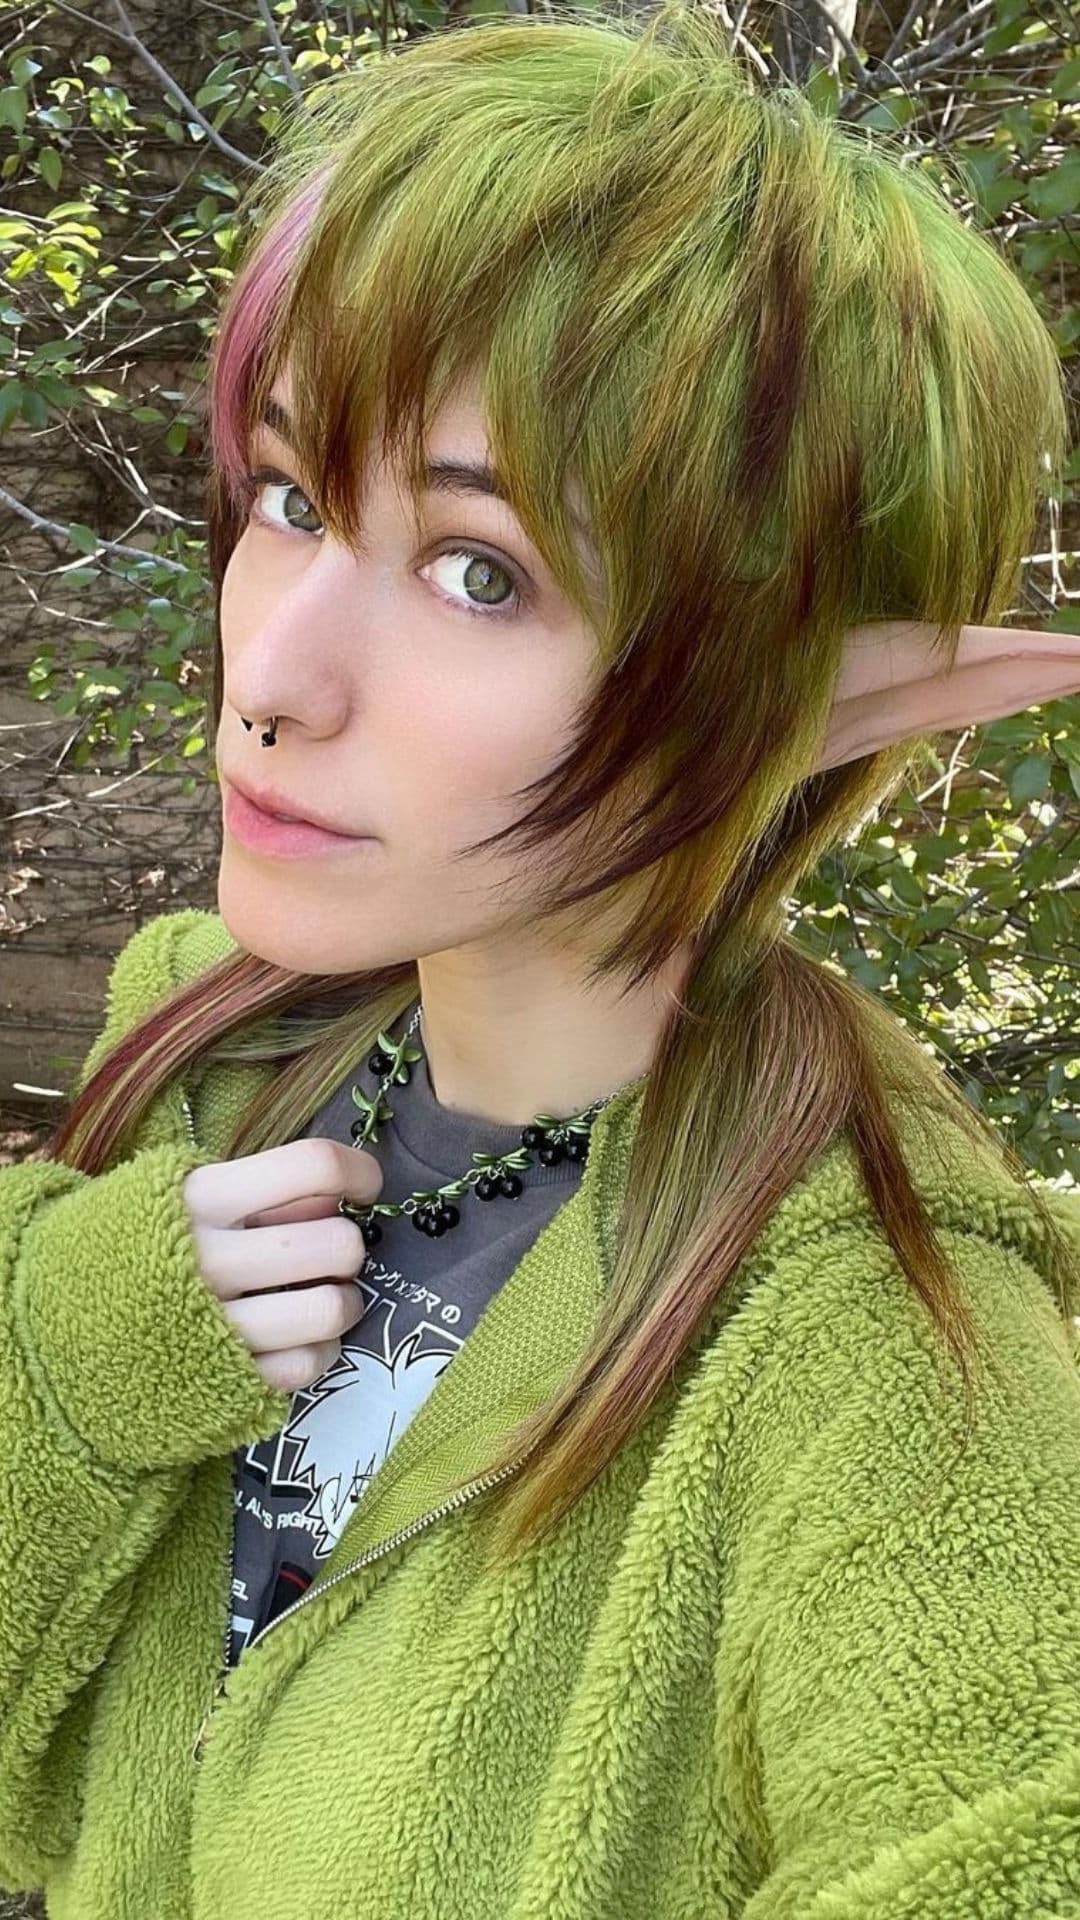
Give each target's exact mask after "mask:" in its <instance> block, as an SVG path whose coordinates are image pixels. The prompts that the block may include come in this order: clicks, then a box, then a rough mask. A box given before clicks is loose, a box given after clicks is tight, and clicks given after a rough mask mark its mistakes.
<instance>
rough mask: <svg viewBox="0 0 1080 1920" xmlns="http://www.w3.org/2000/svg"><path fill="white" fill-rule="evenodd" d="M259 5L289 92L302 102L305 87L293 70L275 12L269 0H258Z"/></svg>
mask: <svg viewBox="0 0 1080 1920" xmlns="http://www.w3.org/2000/svg"><path fill="white" fill-rule="evenodd" d="M258 7H259V12H260V14H261V15H262V22H263V25H264V27H265V28H266V31H267V33H268V34H269V36H270V45H271V46H272V47H273V49H274V52H275V53H276V54H277V57H278V61H279V63H280V66H281V71H282V73H283V74H284V75H285V78H286V80H287V82H288V86H289V92H290V93H291V94H292V96H293V98H294V99H295V100H299V101H300V102H301V103H302V102H303V98H304V93H303V88H302V87H301V85H300V82H299V80H298V79H297V77H296V75H295V73H294V72H293V65H292V61H291V60H290V59H289V56H288V54H287V53H286V51H285V48H284V46H283V44H282V39H281V35H280V34H279V32H278V30H277V24H276V22H275V20H274V16H273V14H272V13H271V11H270V8H269V5H268V4H267V0H258Z"/></svg>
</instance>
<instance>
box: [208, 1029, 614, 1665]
mask: <svg viewBox="0 0 1080 1920" xmlns="http://www.w3.org/2000/svg"><path fill="white" fill-rule="evenodd" d="M417 1005H418V998H417V999H415V1000H413V1001H412V1003H411V1004H410V1006H408V1007H407V1008H406V1009H405V1011H404V1013H402V1014H401V1016H400V1018H399V1019H398V1021H397V1022H396V1023H395V1025H394V1026H393V1027H392V1028H390V1029H389V1030H388V1032H389V1036H390V1037H391V1038H393V1039H399V1038H400V1037H401V1035H402V1034H403V1033H404V1031H405V1029H406V1027H407V1026H408V1024H409V1021H410V1020H411V1019H412V1016H413V1014H414V1012H415V1011H416V1007H417ZM417 1039H418V1036H417V1035H416V1034H414V1035H413V1040H414V1042H415V1041H417ZM371 1051H372V1048H371V1047H368V1048H367V1049H366V1051H365V1053H364V1055H363V1056H362V1057H361V1058H359V1059H358V1061H357V1063H356V1066H355V1067H354V1068H353V1069H352V1070H351V1071H350V1072H349V1074H348V1075H347V1076H346V1077H345V1079H344V1080H343V1081H342V1082H341V1084H340V1086H339V1087H338V1088H337V1089H336V1090H335V1092H334V1094H333V1095H332V1096H331V1098H330V1099H329V1100H328V1101H327V1102H326V1103H325V1105H324V1106H322V1107H321V1108H320V1109H319V1111H318V1112H317V1113H316V1114H314V1115H313V1117H312V1119H311V1120H310V1122H309V1123H308V1125H307V1126H305V1127H304V1128H303V1129H302V1130H301V1132H300V1134H298V1135H297V1138H305V1137H307V1136H309V1135H311V1134H320V1135H324V1136H327V1137H329V1138H331V1139H335V1140H342V1141H344V1142H345V1143H346V1144H351V1141H352V1135H351V1128H352V1125H353V1122H354V1121H355V1120H357V1119H358V1118H359V1117H360V1115H359V1113H358V1109H357V1108H356V1106H355V1105H354V1103H353V1101H352V1100H351V1098H350V1089H351V1088H352V1086H353V1085H354V1084H355V1085H357V1086H358V1087H360V1088H361V1089H362V1091H363V1092H364V1093H365V1094H367V1095H368V1096H369V1097H374V1095H375V1092H376V1090H377V1087H378V1084H379V1083H378V1078H377V1076H376V1075H375V1074H373V1073H372V1072H371V1071H370V1069H369V1067H368V1064H367V1061H368V1055H369V1054H370V1053H371ZM411 1072H412V1077H411V1079H410V1081H409V1084H408V1085H407V1086H399V1085H396V1084H395V1085H391V1086H390V1087H389V1088H388V1090H387V1095H386V1098H387V1100H388V1102H389V1104H390V1106H391V1107H392V1108H393V1114H394V1117H393V1119H392V1120H390V1121H387V1122H385V1123H384V1124H383V1125H382V1126H381V1127H380V1128H379V1144H378V1146H377V1147H368V1148H366V1149H365V1151H367V1152H370V1153H372V1154H373V1155H374V1157H375V1158H376V1159H377V1160H378V1162H379V1165H380V1166H381V1168H382V1170H383V1185H382V1188H381V1190H380V1192H379V1195H378V1198H379V1199H380V1200H382V1201H388V1202H389V1201H393V1202H394V1203H400V1202H401V1201H402V1200H404V1199H406V1198H407V1197H408V1195H409V1194H411V1193H412V1192H414V1191H415V1190H418V1189H421V1190H427V1189H429V1188H433V1187H439V1186H442V1185H443V1184H444V1183H445V1182H446V1181H448V1180H455V1179H460V1177H461V1176H462V1175H463V1174H464V1173H466V1172H467V1171H468V1170H469V1169H470V1168H471V1167H472V1165H473V1161H472V1157H471V1156H472V1154H473V1153H474V1152H479V1153H491V1154H497V1153H508V1152H510V1151H512V1150H513V1149H514V1148H515V1147H519V1146H520V1145H521V1128H520V1127H517V1126H513V1127H509V1126H493V1125H492V1124H491V1122H490V1121H487V1120H484V1119H481V1118H478V1117H476V1116H475V1115H473V1114H463V1113H455V1112H452V1111H451V1110H450V1109H449V1108H447V1107H443V1106H440V1105H439V1103H438V1101H437V1100H436V1098H435V1095H434V1093H433V1091H432V1087H431V1080H430V1077H429V1075H428V1069H427V1059H426V1057H425V1058H424V1059H422V1060H418V1061H416V1062H414V1063H412V1068H411ZM583 1170H584V1162H582V1161H576V1160H563V1161H560V1163H559V1164H558V1166H554V1167H545V1166H543V1165H542V1164H541V1163H540V1162H539V1161H538V1160H534V1161H533V1163H532V1165H531V1166H530V1167H528V1168H526V1169H524V1170H523V1171H522V1173H521V1175H520V1178H521V1180H522V1182H523V1186H522V1191H521V1193H520V1194H519V1195H518V1196H517V1198H516V1199H512V1198H509V1197H508V1196H505V1195H502V1194H499V1195H496V1197H495V1198H494V1199H491V1200H478V1199H477V1197H476V1194H475V1193H474V1192H469V1193H465V1194H463V1195H462V1196H461V1198H460V1200H456V1201H455V1202H454V1204H455V1205H456V1206H457V1208H458V1211H459V1213H460V1216H461V1217H460V1219H459V1221H458V1223H457V1225H456V1226H454V1227H450V1228H449V1229H448V1230H447V1231H446V1232H445V1233H443V1234H442V1235H440V1236H439V1238H437V1239H435V1238H432V1237H431V1236H429V1235H428V1234H426V1233H421V1232H420V1231H419V1230H418V1229H417V1228H416V1227H414V1226H413V1223H412V1216H410V1215H407V1214H406V1215H400V1216H399V1217H398V1218H397V1219H387V1218H386V1217H385V1216H383V1215H379V1216H378V1220H379V1225H380V1226H381V1228H382V1238H381V1240H379V1241H378V1243H377V1244H376V1245H375V1246H369V1247H368V1248H367V1252H366V1256H365V1259H364V1263H363V1266H362V1267H361V1269H360V1273H359V1275H358V1278H359V1281H360V1284H361V1287H362V1289H363V1296H364V1301H365V1305H364V1306H363V1308H362V1310H361V1314H360V1317H359V1318H358V1319H357V1321H356V1324H355V1325H354V1326H352V1327H351V1328H350V1329H349V1330H348V1331H347V1332H346V1333H345V1334H344V1335H343V1337H342V1342H341V1354H340V1357H339V1359H338V1360H337V1361H336V1362H335V1363H334V1365H333V1366H332V1367H330V1368H329V1370H328V1371H327V1372H326V1373H324V1374H323V1375H322V1376H321V1378H320V1379H319V1380H317V1381H315V1382H314V1384H313V1385H312V1386H310V1387H302V1388H300V1389H299V1390H298V1391H297V1392H296V1393H294V1394H293V1396H292V1407H291V1410H290V1415H289V1418H288V1420H287V1421H286V1423H285V1425H284V1426H283V1427H282V1428H281V1429H280V1431H279V1432H278V1433H276V1434H274V1435H273V1436H272V1437H271V1438H270V1439H269V1440H259V1441H257V1442H256V1443H255V1444H254V1445H253V1446H250V1447H241V1448H238V1449H237V1451H236V1452H235V1453H234V1455H233V1498H234V1503H235V1532H234V1541H235V1560H234V1566H233V1583H232V1633H231V1643H230V1649H229V1664H230V1666H235V1665H236V1664H237V1662H238V1661H239V1659H240V1657H241V1655H242V1653H243V1651H244V1648H245V1647H246V1646H247V1644H248V1642H249V1641H250V1640H251V1639H253V1638H254V1636H255V1635H256V1634H257V1633H260V1632H261V1631H262V1629H263V1628H264V1627H265V1626H266V1625H267V1624H268V1623H269V1622H270V1621H271V1620H273V1619H275V1618H276V1617H277V1615H278V1614H279V1613H282V1612H284V1610H285V1608H286V1607H289V1606H292V1604H293V1602H294V1601H296V1600H298V1599H299V1598H300V1595H301V1594H302V1593H303V1592H304V1591H305V1589H306V1588H307V1587H309V1586H310V1585H311V1582H312V1580H314V1579H316V1578H317V1577H318V1575H319V1573H320V1571H321V1569H322V1566H323V1564H324V1562H325V1561H326V1560H327V1559H328V1558H329V1556H330V1554H331V1553H332V1551H333V1549H334V1547H335V1546H336V1544H337V1541H338V1539H339V1537H340V1535H341V1532H342V1530H343V1528H344V1526H345V1522H346V1520H347V1519H348V1517H349V1514H350V1513H351V1512H352V1509H353V1507H354V1506H355V1504H356V1502H357V1500H358V1499H359V1498H360V1495H361V1494H362V1493H363V1491H364V1489H365V1487H366V1486H367V1484H368V1482H369V1480H370V1479H371V1478H372V1476H373V1475H374V1473H375V1472H376V1471H377V1469H378V1468H379V1467H380V1466H381V1465H382V1463H383V1461H384V1460H385V1459H386V1457H387V1455H388V1454H389V1453H390V1451H391V1449H392V1447H393V1446H394V1445H395V1443H396V1441H398V1440H399V1439H400V1438H401V1435H402V1434H403V1433H404V1431H405V1429H406V1427H407V1426H408V1424H409V1422H410V1420H411V1419H412V1418H413V1415H414V1414H415V1413H416V1412H417V1410H418V1408H419V1407H420V1406H422V1404H423V1402H424V1400H425V1399H426V1398H427V1396H428V1394H429V1393H430V1392H431V1390H432V1388H433V1387H434V1385H435V1383H436V1381H437V1380H438V1378H439V1375H440V1374H441V1373H442V1370H443V1368H444V1367H446V1366H448V1365H449V1363H450V1361H451V1360H452V1359H453V1357H454V1355H455V1353H456V1352H457V1351H458V1348H459V1347H460V1346H461V1344H462V1342H463V1341H464V1340H465V1339H466V1338H467V1336H468V1334H469V1333H470V1332H471V1330H472V1328H473V1327H474V1326H475V1325H476V1324H477V1322H478V1320H479V1319H480V1317H481V1315H482V1313H483V1312H484V1309H485V1307H486V1306H487V1304H488V1302H489V1300H491V1299H492V1298H493V1297H494V1295H495V1294H496V1293H498V1291H499V1289H500V1287H501V1286H502V1285H503V1283H504V1281H506V1280H508V1279H509V1278H510V1276H511V1274H512V1273H513V1272H514V1270H515V1268H516V1267H517V1265H518V1263H519V1262H520V1260H521V1259H522V1258H523V1256H524V1254H525V1253H526V1251H527V1250H528V1248H529V1247H530V1246H531V1244H532V1242H533V1241H534V1240H535V1238H536V1236H537V1235H538V1234H539V1233H540V1231H541V1230H542V1228H543V1227H545V1226H546V1225H547V1223H548V1221H549V1220H550V1219H551V1217H552V1215H553V1214H554V1213H556V1212H557V1210H558V1209H559V1207H560V1206H562V1204H563V1203H564V1201H566V1200H568V1199H569V1198H570V1195H571V1194H572V1192H573V1191H574V1189H575V1187H576V1186H577V1184H578V1182H579V1180H580V1179H581V1176H582V1172H583Z"/></svg>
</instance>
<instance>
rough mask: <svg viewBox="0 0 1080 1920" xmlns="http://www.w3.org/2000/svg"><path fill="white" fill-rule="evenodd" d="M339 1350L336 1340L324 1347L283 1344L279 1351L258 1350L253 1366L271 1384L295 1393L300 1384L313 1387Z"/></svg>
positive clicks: (331, 1364)
mask: <svg viewBox="0 0 1080 1920" xmlns="http://www.w3.org/2000/svg"><path fill="white" fill-rule="evenodd" d="M340 1352H341V1346H340V1343H339V1342H338V1341H337V1340H329V1341H327V1343H326V1345H325V1346H323V1347H285V1348H283V1349H282V1350H281V1352H279V1353H260V1354H256V1356H255V1365H256V1366H257V1367H258V1369H259V1372H260V1373H261V1374H262V1376H263V1379H264V1380H268V1381H269V1383H270V1385H271V1386H272V1387H282V1388H283V1389H284V1391H285V1392H286V1393H296V1392H297V1391H298V1389H299V1388H300V1387H312V1386H314V1384H315V1382H316V1380H321V1379H322V1376H323V1374H324V1373H327V1372H328V1371H329V1369H330V1368H331V1367H332V1366H333V1364H334V1362H335V1360H336V1359H337V1357H338V1354H339V1353H340Z"/></svg>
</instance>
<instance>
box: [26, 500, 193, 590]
mask: <svg viewBox="0 0 1080 1920" xmlns="http://www.w3.org/2000/svg"><path fill="white" fill-rule="evenodd" d="M0 501H2V502H3V504H4V506H5V507H10V508H11V511H12V513H17V514H18V515H19V516H20V518H21V519H23V520H25V521H27V522H28V523H29V525H30V526H32V527H36V528H37V530H38V532H39V533H55V534H59V536H60V538H61V539H62V540H67V539H68V537H69V535H68V529H67V527H65V526H62V525H61V523H60V521H59V520H46V519H45V517H44V516H43V515H42V514H40V513H35V512H34V509H33V507H28V506H27V505H26V503H25V501H23V500H16V498H15V495H14V494H13V493H9V492H8V490H7V488H6V487H0ZM95 537H96V539H97V543H98V544H97V548H96V550H95V552H94V553H92V554H87V555H86V556H85V558H86V559H87V560H93V559H96V558H97V554H98V553H119V554H123V555H124V557H125V558H126V559H130V560H152V561H153V563H154V565H155V566H156V567H164V568H165V569H166V571H167V572H168V573H190V572H191V568H190V567H185V566H184V564H183V562H182V561H180V560H170V559H169V558H168V557H167V556H166V555H164V554H160V553H147V551H146V549H145V547H127V546H124V544H123V542H122V541H120V540H103V539H102V538H101V536H100V535H96V536H95Z"/></svg>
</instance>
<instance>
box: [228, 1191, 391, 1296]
mask: <svg viewBox="0 0 1080 1920" xmlns="http://www.w3.org/2000/svg"><path fill="white" fill-rule="evenodd" d="M196 1242H197V1245H198V1248H199V1254H200V1259H201V1263H202V1267H203V1271H204V1272H205V1273H207V1274H211V1275H212V1276H213V1282H214V1291H215V1292H216V1294H217V1296H218V1299H219V1300H234V1299H235V1298H236V1296H237V1295H238V1294H241V1293H252V1292H257V1293H263V1292H266V1291H268V1290H271V1289H273V1288H276V1287H289V1286H294V1285H296V1284H297V1283H299V1282H301V1281H305V1280H326V1279H338V1280H355V1279H356V1276H357V1275H358V1273H359V1272H360V1268H361V1267H362V1265H363V1263H364V1258H365V1253H366V1249H365V1246H364V1236H363V1234H362V1233H361V1231H360V1228H359V1227H358V1226H357V1224H356V1222H355V1220H347V1219H346V1218H345V1215H344V1214H343V1213H337V1214H334V1215H333V1216H332V1217H331V1218H330V1219H328V1220H307V1221H303V1220H300V1221H296V1222H294V1223H293V1224H291V1225H288V1226H283V1227H247V1228H244V1229H243V1230H240V1229H237V1228H235V1227H201V1226H200V1227H197V1228H196Z"/></svg>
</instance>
